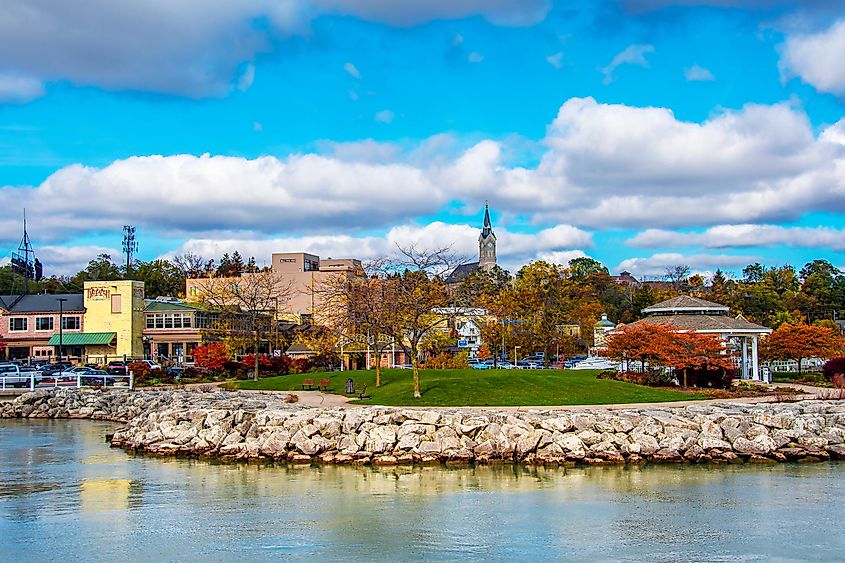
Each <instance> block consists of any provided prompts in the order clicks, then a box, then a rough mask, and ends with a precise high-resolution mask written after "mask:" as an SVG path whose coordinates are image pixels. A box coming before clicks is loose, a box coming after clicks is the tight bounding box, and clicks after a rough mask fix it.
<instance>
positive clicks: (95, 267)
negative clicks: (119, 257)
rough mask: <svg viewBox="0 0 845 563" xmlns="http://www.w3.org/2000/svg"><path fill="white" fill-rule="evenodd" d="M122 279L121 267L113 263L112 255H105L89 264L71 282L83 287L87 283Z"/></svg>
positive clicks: (99, 256) (100, 255) (99, 255)
mask: <svg viewBox="0 0 845 563" xmlns="http://www.w3.org/2000/svg"><path fill="white" fill-rule="evenodd" d="M122 278H123V273H122V272H121V271H120V267H119V266H118V265H117V264H115V263H114V262H112V260H111V255H109V254H105V253H103V254H98V255H97V257H96V258H94V259H93V260H91V261H90V262H88V266H87V267H86V268H85V269H84V270H82V271H80V272H79V273H77V274H76V275H75V276H73V278H71V281H72V282H73V283H76V284H78V285H79V286H80V287H81V286H82V283H83V282H85V281H112V280H119V279H122Z"/></svg>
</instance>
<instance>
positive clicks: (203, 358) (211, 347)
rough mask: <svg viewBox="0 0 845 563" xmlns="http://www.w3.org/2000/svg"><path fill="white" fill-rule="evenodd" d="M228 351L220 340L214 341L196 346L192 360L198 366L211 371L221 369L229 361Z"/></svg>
mask: <svg viewBox="0 0 845 563" xmlns="http://www.w3.org/2000/svg"><path fill="white" fill-rule="evenodd" d="M229 359H230V358H229V352H228V350H226V345H225V344H224V343H222V342H214V343H213V344H208V345H206V346H197V347H196V348H195V349H194V361H195V362H196V364H197V365H198V366H199V367H202V368H206V369H209V370H211V371H222V370H223V366H224V365H225V364H226V362H228V361H229Z"/></svg>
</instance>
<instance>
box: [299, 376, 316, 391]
mask: <svg viewBox="0 0 845 563" xmlns="http://www.w3.org/2000/svg"><path fill="white" fill-rule="evenodd" d="M302 388H303V389H307V390H308V391H310V390H311V389H313V388H314V380H313V379H303V380H302Z"/></svg>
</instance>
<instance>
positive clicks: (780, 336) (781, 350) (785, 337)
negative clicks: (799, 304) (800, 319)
mask: <svg viewBox="0 0 845 563" xmlns="http://www.w3.org/2000/svg"><path fill="white" fill-rule="evenodd" d="M843 351H845V340H843V338H842V336H841V335H840V334H838V333H837V332H836V331H834V330H832V329H830V328H828V327H824V326H816V325H807V324H790V323H784V324H782V325H781V326H779V327H778V328H777V329H776V330H775V331H774V332H772V334H770V335H769V336H768V337H766V339H765V340H764V341H763V349H762V356H763V357H764V358H766V359H768V360H797V361H798V373H801V360H803V359H805V358H822V359H828V358H832V357H834V356H837V355H841V354H842V353H843Z"/></svg>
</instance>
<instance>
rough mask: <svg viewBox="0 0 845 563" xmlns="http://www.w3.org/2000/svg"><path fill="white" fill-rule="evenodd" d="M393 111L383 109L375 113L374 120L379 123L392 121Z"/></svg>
mask: <svg viewBox="0 0 845 563" xmlns="http://www.w3.org/2000/svg"><path fill="white" fill-rule="evenodd" d="M393 117H394V115H393V112H392V111H390V110H389V109H383V110H381V111H380V112H378V113H376V116H375V120H376V121H378V122H379V123H393Z"/></svg>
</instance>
